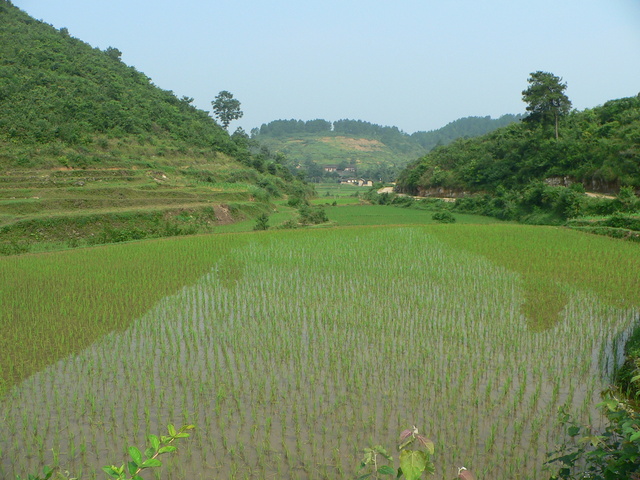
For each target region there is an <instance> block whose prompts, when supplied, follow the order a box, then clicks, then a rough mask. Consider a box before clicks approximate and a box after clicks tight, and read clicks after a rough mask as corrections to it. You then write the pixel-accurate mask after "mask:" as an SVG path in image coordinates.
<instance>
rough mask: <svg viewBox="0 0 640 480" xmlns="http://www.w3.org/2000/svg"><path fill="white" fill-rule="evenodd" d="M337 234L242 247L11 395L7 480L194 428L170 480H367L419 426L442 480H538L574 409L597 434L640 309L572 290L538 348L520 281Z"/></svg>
mask: <svg viewBox="0 0 640 480" xmlns="http://www.w3.org/2000/svg"><path fill="white" fill-rule="evenodd" d="M323 235H324V236H323V237H322V243H321V244H319V243H318V242H317V238H318V237H317V236H302V235H301V236H298V237H296V238H295V239H294V238H285V239H281V240H278V241H277V242H275V241H274V242H273V243H263V244H260V245H258V244H254V245H249V246H246V247H242V248H239V249H238V250H237V251H236V252H234V254H233V256H232V257H231V256H230V257H227V258H222V259H221V260H220V261H219V262H218V264H216V266H215V268H214V269H213V270H212V271H211V272H210V273H209V274H207V275H206V276H204V277H203V278H201V279H200V281H198V282H197V284H196V285H194V286H192V287H189V288H185V289H183V290H182V291H180V292H179V293H177V294H176V295H174V296H172V297H167V298H165V299H164V300H162V301H161V302H159V303H158V304H157V305H156V306H155V307H154V308H153V309H152V310H151V311H149V312H148V313H147V314H146V315H144V316H143V317H142V318H140V319H139V320H138V321H137V322H135V324H134V325H133V326H132V327H131V328H130V329H129V330H127V331H126V332H124V333H113V334H110V335H107V336H106V337H104V338H103V339H101V340H100V341H99V342H97V343H96V344H95V345H94V346H93V347H92V348H89V349H87V350H85V351H84V352H82V353H81V354H79V355H77V356H73V357H69V358H67V359H65V360H63V361H60V362H58V363H57V364H55V365H52V366H50V367H49V368H47V369H46V370H44V371H42V372H40V373H38V374H36V375H34V376H32V377H31V378H29V379H27V380H26V381H24V382H23V383H22V384H21V385H19V386H17V387H16V388H14V389H13V390H11V391H10V393H9V394H8V395H7V396H6V397H5V398H4V399H3V400H2V401H1V403H0V414H1V415H2V419H3V423H4V427H3V430H4V432H5V434H4V435H3V436H2V438H0V449H1V463H0V478H14V476H15V475H16V474H20V475H22V476H26V474H27V473H35V472H36V471H37V470H39V469H40V468H41V466H42V465H43V464H49V465H52V464H54V463H58V464H59V465H60V466H62V467H63V468H64V469H65V470H69V471H70V472H71V473H72V474H74V475H78V476H80V475H81V476H82V478H83V479H86V478H106V476H105V475H104V473H103V472H102V471H101V467H102V466H105V465H108V464H116V465H120V464H122V463H123V462H124V461H125V453H124V451H125V448H126V447H127V446H129V445H135V446H138V447H139V448H140V449H141V450H144V447H146V442H145V438H146V436H147V435H148V434H149V433H155V434H162V433H165V430H166V425H167V424H168V423H173V424H175V425H176V426H178V427H179V426H180V425H182V424H187V423H189V424H191V423H192V424H195V425H196V430H195V431H194V432H193V434H192V437H191V438H189V439H187V440H184V441H181V442H180V443H179V444H178V447H179V451H178V453H177V454H169V455H165V456H163V457H161V459H162V460H163V467H162V469H161V470H160V473H159V478H163V479H164V478H166V479H211V478H260V479H262V478H268V477H274V478H284V479H288V478H291V479H295V478H300V479H302V478H305V479H306V478H310V479H324V478H330V479H334V478H335V479H337V478H353V477H354V474H355V470H356V469H357V467H358V465H359V463H360V460H361V456H362V449H363V448H364V447H367V446H372V445H374V444H382V445H385V446H386V447H387V448H388V449H389V450H390V451H393V452H394V453H395V445H396V440H397V436H398V434H399V432H400V431H401V430H403V429H405V428H408V427H410V426H411V425H416V426H417V427H418V428H419V429H420V431H421V433H424V434H426V435H427V436H428V437H430V438H431V439H432V440H433V441H434V442H435V445H436V453H435V456H434V458H433V460H434V461H435V463H436V469H437V470H436V475H435V477H434V478H453V477H455V474H456V472H457V467H459V466H461V465H465V466H466V467H467V468H470V469H472V470H473V471H474V472H475V473H476V475H477V477H478V478H479V479H482V478H486V479H502V478H504V479H506V478H512V475H513V474H514V473H515V472H518V474H519V475H520V478H531V479H537V478H541V477H543V476H544V474H543V473H542V470H541V469H542V464H543V462H544V460H545V453H546V452H548V451H551V450H553V449H554V446H555V445H556V443H559V442H560V441H561V440H562V438H563V437H562V436H563V429H562V428H561V427H559V426H558V425H557V424H556V418H557V410H558V407H559V406H562V405H568V406H569V408H570V410H572V411H574V412H575V413H576V414H577V415H578V417H579V418H580V419H581V420H583V421H585V422H589V423H591V424H596V425H597V424H598V423H599V422H600V416H599V414H598V413H597V412H596V411H595V410H594V407H593V405H595V403H597V402H598V401H599V399H600V391H601V390H602V388H603V387H605V386H606V382H607V374H608V373H609V370H610V365H611V361H612V359H613V358H614V357H615V355H617V353H616V352H617V351H619V350H616V349H615V348H614V345H617V344H618V343H619V341H620V335H621V332H623V331H625V330H626V329H627V328H628V327H629V325H630V324H631V323H632V321H633V316H634V312H631V311H623V310H619V309H614V308H612V307H608V306H604V305H602V304H600V303H598V301H597V299H595V298H592V296H590V295H587V294H585V293H582V292H574V293H573V294H572V296H571V298H570V301H569V303H568V304H567V306H566V308H565V309H564V311H563V312H562V320H561V321H560V322H559V323H558V324H557V325H555V326H554V327H553V328H551V329H549V330H546V331H543V332H538V333H535V332H532V331H531V330H530V329H529V328H528V327H527V322H526V319H524V318H523V317H522V315H521V313H520V308H519V306H520V304H521V303H522V301H523V295H522V289H521V280H520V278H519V277H518V275H516V274H514V273H511V272H508V271H506V270H504V269H502V268H499V267H496V266H495V265H493V264H491V263H490V262H488V261H486V260H484V259H482V258H480V257H474V256H472V255H470V254H467V253H462V252H458V251H454V250H451V249H449V248H447V247H445V246H443V245H442V244H440V243H439V242H437V241H436V240H434V239H432V238H431V237H429V236H428V235H425V234H424V233H422V232H421V231H419V230H415V229H397V230H383V231H381V230H367V231H353V232H347V233H344V232H343V233H342V234H341V235H330V234H328V233H325V234H323ZM636 315H637V313H636ZM396 456H397V455H396ZM523 472H524V473H523ZM147 476H148V477H149V478H152V475H147Z"/></svg>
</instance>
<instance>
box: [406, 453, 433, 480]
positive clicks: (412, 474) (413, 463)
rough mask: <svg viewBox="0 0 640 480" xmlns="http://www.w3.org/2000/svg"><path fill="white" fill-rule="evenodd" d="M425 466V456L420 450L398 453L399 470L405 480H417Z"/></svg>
mask: <svg viewBox="0 0 640 480" xmlns="http://www.w3.org/2000/svg"><path fill="white" fill-rule="evenodd" d="M426 466H427V454H426V453H424V452H421V451H420V450H403V451H402V452H400V468H402V473H403V474H404V476H405V478H406V479H407V480H417V479H418V478H420V475H422V472H423V471H424V469H425V468H426Z"/></svg>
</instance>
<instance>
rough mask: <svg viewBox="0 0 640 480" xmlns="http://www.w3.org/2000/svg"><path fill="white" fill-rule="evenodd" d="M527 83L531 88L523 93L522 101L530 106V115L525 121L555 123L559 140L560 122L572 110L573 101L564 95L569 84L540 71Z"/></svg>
mask: <svg viewBox="0 0 640 480" xmlns="http://www.w3.org/2000/svg"><path fill="white" fill-rule="evenodd" d="M527 82H529V88H527V89H526V90H524V91H523V92H522V100H523V101H524V102H525V103H527V104H528V105H527V111H528V112H530V113H529V115H528V116H527V117H526V118H525V120H526V121H531V122H539V123H541V124H548V123H554V124H555V132H556V140H557V139H558V120H559V118H560V117H561V116H563V115H566V114H567V113H569V111H570V110H571V101H570V100H569V98H568V97H567V96H566V95H565V94H564V91H565V90H566V88H567V84H566V83H562V78H560V77H556V76H555V75H554V74H552V73H549V72H542V71H540V70H538V71H537V72H534V73H532V74H531V75H530V77H529V78H528V80H527Z"/></svg>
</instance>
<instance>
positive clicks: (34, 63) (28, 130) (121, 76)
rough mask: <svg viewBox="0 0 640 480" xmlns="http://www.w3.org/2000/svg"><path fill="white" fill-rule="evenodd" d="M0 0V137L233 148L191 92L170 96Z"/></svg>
mask: <svg viewBox="0 0 640 480" xmlns="http://www.w3.org/2000/svg"><path fill="white" fill-rule="evenodd" d="M120 55H121V52H120V51H119V50H118V49H116V48H113V47H109V48H107V49H106V51H101V50H99V49H96V48H93V47H91V46H90V45H88V44H86V43H84V42H82V41H81V40H79V39H77V38H74V37H72V36H71V35H70V34H69V32H68V31H67V29H66V28H62V29H60V30H58V29H56V28H54V27H52V26H51V25H48V24H46V23H44V22H41V21H38V20H35V19H33V18H31V17H30V16H29V15H27V14H26V13H24V12H22V11H21V10H19V9H18V8H16V7H14V6H13V5H12V4H11V2H9V1H7V0H0V140H1V139H5V140H10V141H19V142H22V143H36V144H43V143H49V142H54V141H60V142H63V143H65V144H69V145H76V144H85V143H90V142H91V141H92V137H93V136H94V135H96V134H106V135H109V136H112V137H120V136H127V135H129V136H136V135H138V136H141V137H146V138H149V137H150V136H151V137H166V138H168V139H170V140H172V141H175V142H183V143H186V144H188V145H189V146H197V147H203V148H213V149H215V150H218V151H223V152H226V153H233V152H234V151H235V149H236V148H235V145H234V142H233V141H232V140H231V139H230V137H229V135H228V134H227V133H226V131H224V130H223V129H222V128H221V127H220V126H218V125H217V124H216V122H215V121H214V120H213V119H212V118H211V117H210V116H209V114H208V113H207V112H204V111H201V110H198V109H197V108H195V107H194V106H193V105H191V102H192V101H193V99H190V98H184V97H183V98H181V99H179V98H177V97H176V96H175V95H174V94H173V92H170V91H165V90H162V89H160V88H158V87H156V86H155V85H153V83H152V82H151V80H150V79H149V78H148V77H147V76H146V75H144V74H143V73H141V72H139V71H137V70H136V69H135V68H134V67H130V66H127V65H125V64H124V63H122V61H121V60H120Z"/></svg>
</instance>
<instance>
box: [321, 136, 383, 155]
mask: <svg viewBox="0 0 640 480" xmlns="http://www.w3.org/2000/svg"><path fill="white" fill-rule="evenodd" d="M319 140H320V141H321V142H324V143H333V144H336V145H338V146H340V147H343V148H348V149H350V150H358V151H360V152H375V151H377V150H382V149H383V148H384V144H382V143H381V142H379V141H378V140H367V139H366V138H349V137H322V138H320V139H319Z"/></svg>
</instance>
